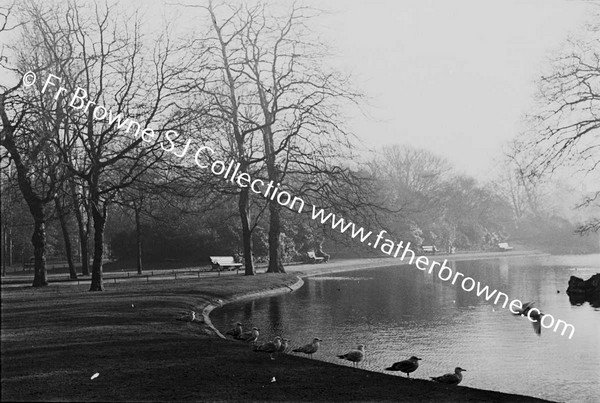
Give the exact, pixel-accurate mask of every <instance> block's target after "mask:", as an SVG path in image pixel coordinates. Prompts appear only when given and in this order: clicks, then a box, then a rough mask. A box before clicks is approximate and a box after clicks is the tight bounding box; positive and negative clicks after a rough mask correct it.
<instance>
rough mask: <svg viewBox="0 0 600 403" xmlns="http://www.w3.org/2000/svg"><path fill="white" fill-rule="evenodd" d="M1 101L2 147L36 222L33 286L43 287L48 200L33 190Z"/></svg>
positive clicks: (32, 239)
mask: <svg viewBox="0 0 600 403" xmlns="http://www.w3.org/2000/svg"><path fill="white" fill-rule="evenodd" d="M0 101H1V102H0V105H1V108H0V114H1V115H2V124H3V125H4V128H3V129H2V145H3V146H4V147H5V148H6V149H7V150H8V152H9V153H10V156H11V157H12V159H13V163H14V164H15V167H16V168H17V183H18V184H19V189H20V190H21V193H22V194H23V198H24V199H25V202H26V203H27V206H28V207H29V212H30V213H31V215H32V217H33V221H34V230H33V235H32V236H31V243H32V244H33V250H34V256H35V274H34V277H33V286H34V287H42V286H46V285H48V274H47V272H46V216H45V212H44V203H45V202H46V199H42V198H41V197H40V196H39V195H37V194H36V193H35V191H34V189H33V185H32V184H31V179H29V172H28V169H27V167H25V165H24V164H23V160H22V158H21V154H20V152H19V149H18V148H17V146H16V144H15V140H14V138H13V135H14V131H15V127H14V126H12V125H11V124H10V122H9V121H8V118H7V116H6V112H5V111H4V97H3V96H0Z"/></svg>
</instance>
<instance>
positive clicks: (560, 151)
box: [519, 10, 600, 233]
mask: <svg viewBox="0 0 600 403" xmlns="http://www.w3.org/2000/svg"><path fill="white" fill-rule="evenodd" d="M599 15H600V14H599V13H598V11H597V10H596V12H595V16H596V20H595V21H594V22H593V23H592V24H589V25H588V26H587V27H586V29H585V32H584V34H583V35H582V36H580V37H578V38H573V39H570V40H569V41H568V47H569V49H570V51H569V53H566V54H564V55H562V56H559V57H557V58H556V59H555V60H554V61H553V63H552V72H551V73H550V74H547V75H544V76H542V77H541V79H540V81H539V103H540V105H539V112H538V113H536V114H534V115H533V116H532V117H531V123H532V130H531V132H529V133H526V135H525V136H524V137H523V139H522V141H521V144H520V146H519V148H520V150H519V152H520V153H521V154H524V155H525V156H526V157H527V158H528V160H529V161H528V164H527V165H526V166H525V167H524V168H525V169H524V172H523V173H524V175H525V176H529V177H535V178H539V177H542V176H544V175H550V174H552V173H553V172H554V171H555V170H557V169H558V168H560V167H568V168H570V169H576V170H578V171H580V172H582V173H583V174H584V175H586V176H591V177H592V178H593V179H592V180H596V183H598V180H597V179H596V178H598V179H600V175H599V172H600V115H599V114H598V110H600V24H598V23H597V17H598V16H599ZM593 199H594V198H593ZM594 200H597V199H594ZM589 203H597V201H596V202H594V201H592V202H589ZM589 203H585V202H583V203H581V204H580V205H581V206H584V205H589ZM592 230H597V225H594V224H593V222H592V224H591V225H584V226H583V227H581V228H580V229H579V230H578V231H579V232H580V233H585V232H589V231H592Z"/></svg>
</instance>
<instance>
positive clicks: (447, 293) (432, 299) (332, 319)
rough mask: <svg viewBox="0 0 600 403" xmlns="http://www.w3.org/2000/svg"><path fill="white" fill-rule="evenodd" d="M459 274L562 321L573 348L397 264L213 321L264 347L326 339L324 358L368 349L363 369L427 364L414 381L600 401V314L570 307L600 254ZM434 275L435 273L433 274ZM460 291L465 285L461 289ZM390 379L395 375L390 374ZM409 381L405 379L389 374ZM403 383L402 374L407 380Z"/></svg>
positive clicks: (505, 263)
mask: <svg viewBox="0 0 600 403" xmlns="http://www.w3.org/2000/svg"><path fill="white" fill-rule="evenodd" d="M450 266H451V267H452V268H453V270H459V271H461V272H462V273H464V274H465V276H470V277H472V278H474V279H475V280H477V281H479V282H480V283H481V284H482V286H485V285H489V286H490V288H492V289H494V288H495V289H498V290H499V291H502V292H504V293H506V294H508V295H509V297H510V299H511V300H512V299H515V298H518V299H520V300H521V301H523V302H526V301H535V303H536V306H537V307H539V308H540V310H541V311H542V312H544V313H546V314H551V315H552V316H553V317H554V318H556V319H562V320H564V321H565V322H567V323H570V324H572V325H573V326H575V329H576V330H575V334H574V335H573V338H572V339H571V340H569V338H568V337H567V336H568V332H567V333H565V336H561V335H560V332H559V333H554V332H552V330H551V329H542V334H541V336H538V335H536V334H535V332H534V330H533V327H532V325H531V323H530V322H529V321H528V320H527V319H526V318H523V317H517V316H514V315H512V314H511V313H510V312H509V311H508V305H507V309H503V308H502V307H501V304H500V305H494V303H493V299H492V300H490V301H485V299H484V298H483V297H478V296H477V295H476V293H475V291H472V292H466V291H464V290H462V288H460V286H455V285H452V284H451V283H450V282H444V281H442V280H440V279H439V278H438V277H437V276H435V277H434V276H433V275H430V274H427V273H426V272H422V271H420V270H417V269H416V268H415V267H414V266H406V265H399V266H395V267H386V268H379V269H367V270H360V271H352V272H345V273H336V274H328V275H323V276H316V277H308V278H305V279H304V280H305V284H304V286H303V287H302V288H300V289H299V290H297V291H296V292H293V293H290V294H286V295H281V296H277V297H270V298H263V299H257V300H253V301H249V302H243V303H238V304H231V305H226V306H225V307H223V308H221V309H217V310H215V311H214V312H213V313H212V314H211V319H212V321H213V324H214V325H215V326H216V327H217V328H218V329H220V330H223V331H225V330H227V329H230V328H232V327H233V325H234V324H235V322H238V321H240V322H242V323H243V324H244V327H245V328H247V327H249V326H251V325H253V326H257V327H259V328H260V329H261V337H260V339H261V341H263V342H264V341H266V340H267V339H271V338H273V337H274V336H276V335H282V336H284V337H287V338H289V339H291V345H292V346H294V347H295V346H298V345H302V344H306V343H308V342H309V341H311V340H312V339H313V337H320V338H321V339H323V342H322V343H321V349H320V350H319V351H318V352H317V353H316V354H315V355H314V357H315V358H316V359H319V360H324V361H330V362H337V363H340V364H343V365H348V364H349V363H347V362H346V363H344V362H342V361H341V360H339V359H337V358H336V357H335V355H336V354H342V353H345V352H346V351H347V350H349V349H352V348H355V347H356V345H357V344H364V345H365V346H366V351H367V358H366V361H365V362H363V363H361V367H363V368H367V369H370V370H373V371H379V372H387V371H384V368H385V367H387V366H389V365H391V364H392V363H394V362H396V361H400V360H403V359H407V358H409V357H410V356H412V355H416V356H417V357H419V358H422V361H420V367H419V369H418V370H417V371H416V372H414V373H413V374H411V377H415V378H423V379H429V377H430V376H438V375H442V374H444V373H448V372H453V370H454V367H456V366H460V367H462V368H465V369H467V372H465V373H464V374H463V375H464V378H463V382H462V383H461V385H463V386H469V387H473V388H480V389H490V390H497V391H502V392H507V393H518V394H523V395H529V396H536V397H540V398H545V399H549V400H555V401H568V402H598V401H600V312H599V311H600V308H594V307H592V306H591V305H590V304H589V303H587V302H586V303H584V304H582V305H580V306H576V305H572V304H571V303H570V302H569V298H568V296H567V294H566V289H567V282H568V280H569V277H570V276H571V275H575V276H577V277H581V278H583V279H588V278H589V277H591V276H592V275H593V274H594V273H597V272H600V255H598V254H597V255H584V256H546V257H531V258H523V257H515V258H499V259H493V260H478V261H457V262H450ZM434 275H435V273H434ZM457 285H458V283H457ZM388 373H389V372H388ZM391 374H401V373H391ZM402 376H404V374H402Z"/></svg>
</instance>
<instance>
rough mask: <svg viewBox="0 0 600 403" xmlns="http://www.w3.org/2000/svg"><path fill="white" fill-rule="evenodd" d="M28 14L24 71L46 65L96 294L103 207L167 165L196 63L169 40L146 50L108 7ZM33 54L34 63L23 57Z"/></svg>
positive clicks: (126, 19)
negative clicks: (87, 213) (90, 245)
mask: <svg viewBox="0 0 600 403" xmlns="http://www.w3.org/2000/svg"><path fill="white" fill-rule="evenodd" d="M26 13H27V17H28V19H29V20H30V21H31V24H30V25H29V26H28V30H26V33H28V34H29V35H28V37H27V38H28V39H29V42H26V44H27V46H24V52H23V53H22V59H23V60H24V62H23V63H24V64H25V63H28V64H29V65H36V64H39V61H40V60H46V61H49V62H50V64H49V67H48V68H47V71H48V73H49V74H52V76H50V75H48V80H47V83H46V84H47V87H49V88H51V89H52V92H53V94H52V95H54V97H53V99H54V101H55V102H54V105H55V111H56V116H57V120H59V121H60V122H61V125H60V131H59V133H57V135H56V136H55V142H56V145H57V147H58V148H59V150H60V155H61V157H62V160H63V163H65V164H66V165H67V166H68V168H69V170H70V171H71V173H72V174H73V175H75V176H76V177H78V178H80V180H81V181H82V182H83V183H84V184H85V188H86V189H87V192H89V204H90V210H91V216H92V219H93V227H94V257H93V264H92V282H91V287H90V291H101V290H103V282H102V263H103V256H104V230H105V225H106V220H107V214H108V206H109V205H110V204H111V203H112V202H113V200H114V198H115V197H116V195H117V193H118V192H119V191H121V190H122V189H125V188H127V187H129V186H131V185H132V184H134V183H135V182H136V181H137V180H138V178H140V177H141V176H142V175H143V174H144V173H145V172H147V171H148V170H150V169H152V168H153V167H154V166H156V165H158V164H160V163H161V162H162V161H165V159H164V158H162V157H163V155H164V153H165V151H164V149H163V148H161V144H162V143H161V142H160V141H159V136H160V135H161V134H162V133H164V132H165V131H167V130H169V129H172V128H173V109H174V101H175V98H176V96H177V95H179V94H182V93H184V92H186V91H189V88H190V87H189V85H193V84H190V83H195V81H194V80H191V81H188V80H183V79H182V75H183V74H184V73H186V72H188V70H189V69H190V68H191V66H192V64H196V63H193V62H195V60H196V57H198V56H197V55H193V54H190V53H189V52H187V53H184V50H185V49H186V48H185V47H184V46H181V45H180V46H175V45H174V44H173V43H172V42H171V40H170V39H169V36H168V34H167V33H162V34H160V35H159V36H158V38H156V41H155V42H154V44H153V46H151V47H150V48H146V45H147V42H144V41H143V40H142V33H141V22H140V18H139V17H137V16H127V15H122V14H121V15H119V16H117V11H116V10H115V9H114V8H113V7H111V6H105V5H99V4H95V7H93V8H86V7H81V6H79V5H78V4H77V3H76V2H68V3H67V4H66V5H58V4H55V5H54V7H53V8H50V7H47V6H44V7H42V6H41V5H39V4H35V3H32V4H31V5H30V6H29V7H28V8H27V9H26ZM31 48H35V49H36V52H32V53H33V56H32V55H31V53H29V54H27V53H25V52H27V50H28V49H31ZM184 81H186V82H185V84H184V83H183V82H184ZM126 124H127V126H126V127H125V125H126Z"/></svg>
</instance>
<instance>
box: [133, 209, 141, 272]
mask: <svg viewBox="0 0 600 403" xmlns="http://www.w3.org/2000/svg"><path fill="white" fill-rule="evenodd" d="M133 207H134V210H135V235H136V243H137V272H138V274H142V227H141V224H140V209H141V207H140V206H137V205H135V204H134V205H133Z"/></svg>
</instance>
